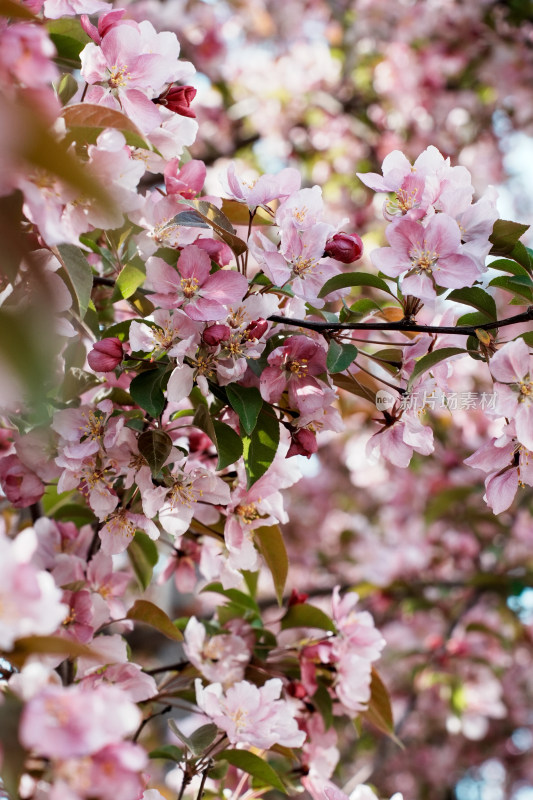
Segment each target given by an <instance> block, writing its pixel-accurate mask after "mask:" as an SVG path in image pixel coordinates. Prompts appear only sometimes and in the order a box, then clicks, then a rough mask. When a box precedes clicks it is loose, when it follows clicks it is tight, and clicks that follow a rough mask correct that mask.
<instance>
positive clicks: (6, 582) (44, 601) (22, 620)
mask: <svg viewBox="0 0 533 800" xmlns="http://www.w3.org/2000/svg"><path fill="white" fill-rule="evenodd" d="M36 547H37V537H36V535H35V531H33V530H32V529H26V530H24V531H23V532H22V533H19V535H18V536H17V537H16V539H14V540H13V541H10V540H9V539H8V538H7V537H6V536H5V535H4V533H3V531H0V648H2V649H3V650H10V649H11V648H12V647H13V643H14V642H15V640H16V639H19V638H20V637H22V636H31V635H43V636H46V635H48V634H51V633H53V632H54V630H55V629H56V628H57V626H58V625H59V624H60V623H61V622H62V620H63V619H64V618H65V615H66V613H67V611H68V607H67V606H66V605H65V604H64V603H62V602H61V591H60V590H59V589H58V588H57V586H56V585H55V583H54V580H53V578H52V576H51V575H50V574H49V573H48V572H45V571H44V570H38V569H36V568H35V567H34V566H33V564H31V563H30V560H31V557H32V555H33V553H34V551H35V550H36Z"/></svg>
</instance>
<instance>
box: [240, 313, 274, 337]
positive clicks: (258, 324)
mask: <svg viewBox="0 0 533 800" xmlns="http://www.w3.org/2000/svg"><path fill="white" fill-rule="evenodd" d="M267 329H268V322H267V321H266V319H262V318H261V319H254V321H253V322H250V324H249V325H248V327H247V328H246V331H245V333H246V338H247V339H260V338H261V336H263V335H264V334H265V333H266V332H267Z"/></svg>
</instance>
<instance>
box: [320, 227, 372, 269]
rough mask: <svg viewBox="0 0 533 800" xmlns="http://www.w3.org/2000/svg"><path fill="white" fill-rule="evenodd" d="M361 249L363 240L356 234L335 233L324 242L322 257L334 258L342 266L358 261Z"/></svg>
mask: <svg viewBox="0 0 533 800" xmlns="http://www.w3.org/2000/svg"><path fill="white" fill-rule="evenodd" d="M363 249H364V248H363V240H362V239H361V237H360V236H358V235H357V234H356V233H336V234H335V236H332V237H331V239H328V241H327V242H326V249H325V250H324V255H325V256H330V258H335V259H336V260H337V261H340V262H341V263H342V264H351V263H352V262H353V261H359V259H360V258H361V256H362V255H363Z"/></svg>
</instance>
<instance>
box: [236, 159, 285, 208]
mask: <svg viewBox="0 0 533 800" xmlns="http://www.w3.org/2000/svg"><path fill="white" fill-rule="evenodd" d="M300 183H301V177H300V173H299V172H298V171H297V170H295V169H293V168H292V167H288V168H287V169H283V170H281V172H278V173H277V175H261V176H260V177H259V178H257V179H256V180H252V181H245V180H243V179H242V178H238V177H237V175H236V172H235V165H234V164H233V163H232V164H230V165H229V167H228V172H227V178H226V180H223V181H222V184H223V187H224V191H225V192H226V194H229V195H230V197H233V198H234V199H235V200H239V201H240V202H242V203H246V205H247V206H248V208H249V209H252V210H253V209H254V208H256V207H257V206H260V205H266V204H267V203H270V202H271V201H272V200H284V199H286V198H287V197H288V196H289V195H291V194H292V193H293V192H295V191H297V190H298V189H299V188H300Z"/></svg>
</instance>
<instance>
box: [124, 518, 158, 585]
mask: <svg viewBox="0 0 533 800" xmlns="http://www.w3.org/2000/svg"><path fill="white" fill-rule="evenodd" d="M128 557H129V559H130V562H131V565H132V567H133V571H134V572H135V575H136V576H137V580H138V581H139V583H140V584H141V586H142V588H143V589H147V588H148V586H149V585H150V583H151V581H152V574H153V571H154V567H155V565H156V564H157V561H158V558H159V553H158V551H157V547H156V545H155V542H153V541H152V540H151V539H150V537H149V536H148V534H146V533H144V531H136V533H135V536H134V537H133V539H132V541H131V542H130V545H129V547H128Z"/></svg>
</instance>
